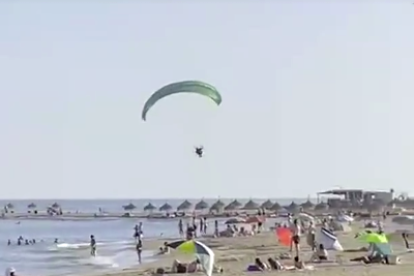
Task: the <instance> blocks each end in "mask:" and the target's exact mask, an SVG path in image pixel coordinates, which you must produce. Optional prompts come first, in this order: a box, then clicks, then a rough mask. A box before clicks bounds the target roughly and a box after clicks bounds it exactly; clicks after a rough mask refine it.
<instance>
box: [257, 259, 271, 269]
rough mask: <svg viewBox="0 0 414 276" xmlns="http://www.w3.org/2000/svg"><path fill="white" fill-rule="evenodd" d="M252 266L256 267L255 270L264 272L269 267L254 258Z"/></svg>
mask: <svg viewBox="0 0 414 276" xmlns="http://www.w3.org/2000/svg"><path fill="white" fill-rule="evenodd" d="M254 264H255V265H256V266H257V268H258V269H259V270H260V271H265V270H268V269H269V267H268V266H267V264H265V263H264V262H262V260H260V258H256V259H255V260H254Z"/></svg>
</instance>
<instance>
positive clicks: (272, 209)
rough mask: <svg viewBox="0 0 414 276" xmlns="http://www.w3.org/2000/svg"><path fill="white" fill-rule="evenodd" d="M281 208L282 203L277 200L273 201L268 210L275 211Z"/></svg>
mask: <svg viewBox="0 0 414 276" xmlns="http://www.w3.org/2000/svg"><path fill="white" fill-rule="evenodd" d="M282 209H283V207H282V205H280V204H279V203H278V202H275V203H273V205H272V207H270V209H269V210H271V211H275V212H277V211H280V210H282Z"/></svg>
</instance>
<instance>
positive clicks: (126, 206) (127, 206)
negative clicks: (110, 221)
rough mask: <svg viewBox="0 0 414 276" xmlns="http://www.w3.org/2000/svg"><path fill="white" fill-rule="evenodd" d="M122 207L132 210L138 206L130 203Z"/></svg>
mask: <svg viewBox="0 0 414 276" xmlns="http://www.w3.org/2000/svg"><path fill="white" fill-rule="evenodd" d="M122 208H124V210H125V211H131V210H134V209H136V208H137V206H135V205H134V204H132V203H129V204H128V205H124V206H122Z"/></svg>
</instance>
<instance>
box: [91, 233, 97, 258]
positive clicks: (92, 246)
mask: <svg viewBox="0 0 414 276" xmlns="http://www.w3.org/2000/svg"><path fill="white" fill-rule="evenodd" d="M90 246H91V256H96V240H95V237H94V235H91V243H90Z"/></svg>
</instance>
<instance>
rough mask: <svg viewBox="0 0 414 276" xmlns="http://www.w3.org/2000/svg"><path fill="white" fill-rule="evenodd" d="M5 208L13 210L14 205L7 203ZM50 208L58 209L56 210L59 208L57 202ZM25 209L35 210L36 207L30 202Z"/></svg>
mask: <svg viewBox="0 0 414 276" xmlns="http://www.w3.org/2000/svg"><path fill="white" fill-rule="evenodd" d="M5 207H6V208H8V209H14V204H13V203H11V202H10V203H7V204H6V206H5ZM50 207H51V208H54V209H58V208H60V205H59V204H58V203H57V202H55V203H53V204H52V205H51V206H50ZM27 208H28V209H35V208H37V205H36V204H35V203H34V202H32V203H29V204H28V205H27Z"/></svg>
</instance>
